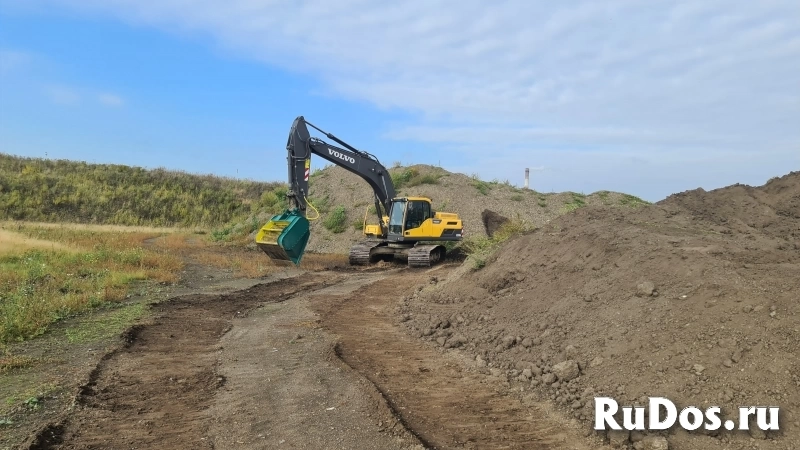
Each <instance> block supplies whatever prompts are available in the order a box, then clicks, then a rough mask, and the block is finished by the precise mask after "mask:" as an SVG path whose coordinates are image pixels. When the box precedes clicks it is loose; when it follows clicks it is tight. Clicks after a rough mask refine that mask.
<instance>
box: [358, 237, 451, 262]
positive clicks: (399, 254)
mask: <svg viewBox="0 0 800 450" xmlns="http://www.w3.org/2000/svg"><path fill="white" fill-rule="evenodd" d="M445 255H446V249H445V247H444V246H443V245H439V244H422V243H419V242H417V243H409V244H395V243H389V242H386V241H382V240H366V241H362V242H359V243H357V244H355V245H353V246H352V247H351V248H350V264H351V265H354V266H365V265H369V264H373V263H376V262H378V261H391V260H393V259H400V260H406V261H408V266H409V267H430V266H432V265H434V264H436V263H438V262H440V261H442V260H443V259H444V258H445Z"/></svg>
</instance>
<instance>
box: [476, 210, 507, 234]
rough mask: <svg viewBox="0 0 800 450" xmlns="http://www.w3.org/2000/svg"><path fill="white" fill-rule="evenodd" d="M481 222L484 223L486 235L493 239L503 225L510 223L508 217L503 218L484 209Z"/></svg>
mask: <svg viewBox="0 0 800 450" xmlns="http://www.w3.org/2000/svg"><path fill="white" fill-rule="evenodd" d="M481 220H482V221H483V229H484V230H485V231H486V235H487V236H489V237H492V236H493V235H494V233H496V232H497V230H499V229H500V227H502V226H503V224H505V223H508V221H509V219H508V217H505V216H501V215H500V214H497V213H496V212H494V211H490V210H488V209H484V210H483V212H482V213H481Z"/></svg>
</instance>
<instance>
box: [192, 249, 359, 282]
mask: <svg viewBox="0 0 800 450" xmlns="http://www.w3.org/2000/svg"><path fill="white" fill-rule="evenodd" d="M206 250H207V251H199V252H196V253H192V254H191V258H192V259H194V260H195V261H196V262H197V263H199V264H202V265H206V266H210V267H214V268H217V269H220V270H230V271H231V272H232V274H233V275H234V276H236V277H243V278H259V277H263V276H265V275H269V274H270V273H273V272H276V271H279V270H282V269H283V268H285V267H291V266H292V264H291V263H281V262H275V261H273V260H271V259H270V258H269V257H268V256H267V255H265V254H264V253H263V252H261V251H256V250H251V251H247V250H241V249H234V248H231V247H229V246H227V249H226V250H223V251H220V250H219V249H218V248H217V249H206ZM347 264H348V261H347V255H327V254H315V253H309V254H306V255H305V256H304V257H303V260H302V261H301V262H300V269H303V270H308V271H317V270H326V269H331V268H334V267H337V266H345V265H347Z"/></svg>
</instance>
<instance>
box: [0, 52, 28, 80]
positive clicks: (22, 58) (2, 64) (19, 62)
mask: <svg viewBox="0 0 800 450" xmlns="http://www.w3.org/2000/svg"><path fill="white" fill-rule="evenodd" d="M32 59H33V57H32V56H31V55H30V54H29V53H26V52H21V51H18V50H10V49H4V48H0V74H4V73H9V72H11V71H12V70H17V69H20V68H22V67H25V66H26V65H28V64H29V63H30V62H31V60H32Z"/></svg>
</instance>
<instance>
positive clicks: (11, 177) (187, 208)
mask: <svg viewBox="0 0 800 450" xmlns="http://www.w3.org/2000/svg"><path fill="white" fill-rule="evenodd" d="M280 185H281V183H263V182H255V181H246V180H236V179H231V178H222V177H216V176H211V175H193V174H188V173H184V172H179V171H171V170H166V169H153V170H147V169H143V168H139V167H128V166H123V165H112V164H88V163H85V162H77V161H64V160H58V161H56V160H46V159H38V158H37V159H34V158H21V157H16V156H11V155H6V154H2V153H0V219H5V220H8V219H12V220H26V221H41V222H77V223H103V224H113V225H147V226H186V227H192V226H203V227H211V226H217V225H220V224H224V223H228V222H230V221H231V220H232V219H233V218H235V217H237V216H241V215H244V214H246V213H248V212H251V210H252V208H254V207H257V206H259V204H260V203H272V202H276V201H280V200H273V199H265V198H263V195H264V193H266V192H267V191H272V190H273V189H275V188H276V187H277V186H280ZM279 198H280V196H279Z"/></svg>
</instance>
